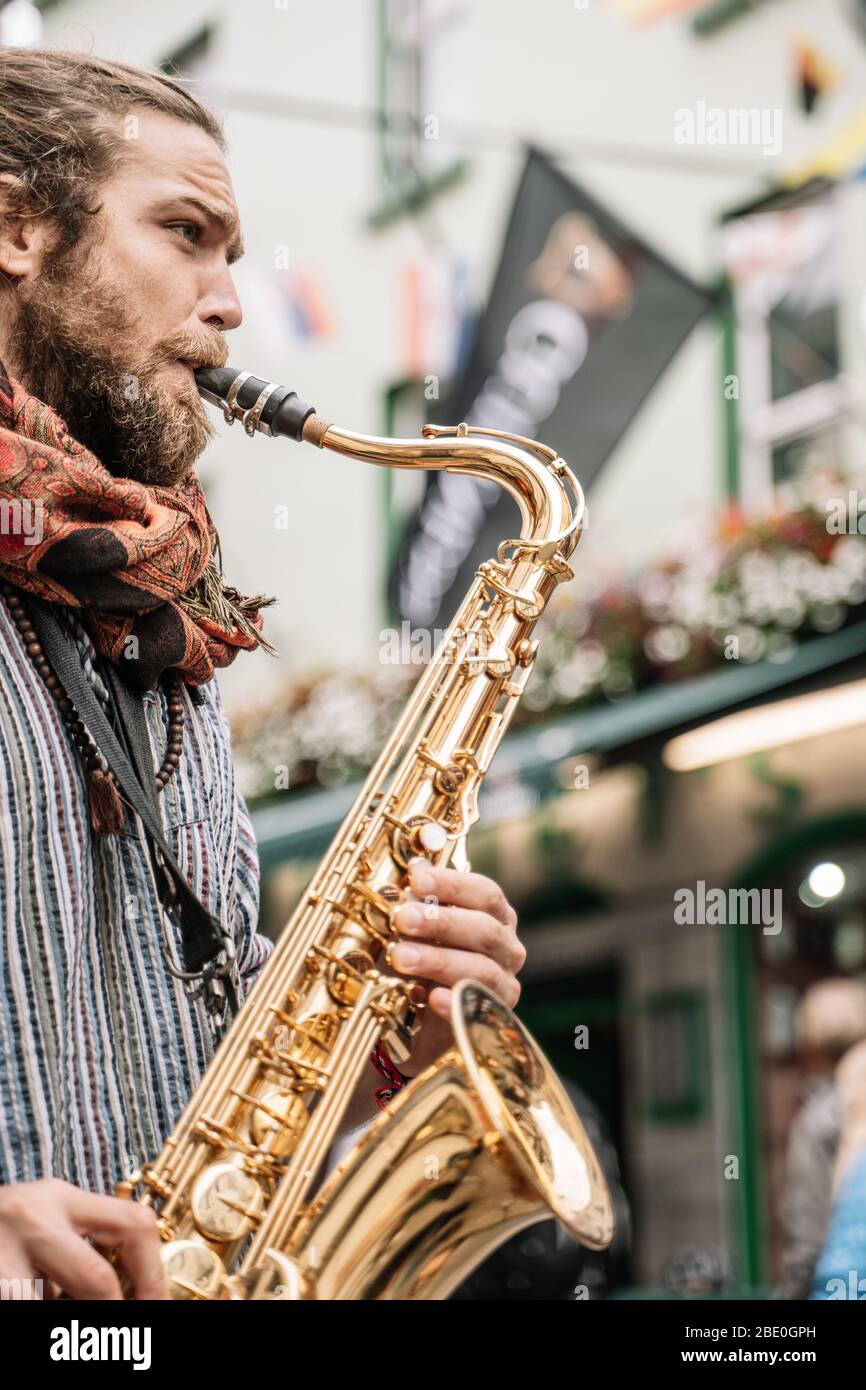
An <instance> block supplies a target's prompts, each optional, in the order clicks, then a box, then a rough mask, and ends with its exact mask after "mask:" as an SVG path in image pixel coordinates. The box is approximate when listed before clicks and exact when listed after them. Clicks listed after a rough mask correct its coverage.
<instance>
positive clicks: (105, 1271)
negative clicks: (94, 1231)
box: [27, 1227, 123, 1301]
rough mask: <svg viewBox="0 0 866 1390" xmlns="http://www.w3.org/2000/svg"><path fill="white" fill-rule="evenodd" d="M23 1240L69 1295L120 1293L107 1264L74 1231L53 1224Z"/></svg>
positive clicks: (116, 1296)
mask: <svg viewBox="0 0 866 1390" xmlns="http://www.w3.org/2000/svg"><path fill="white" fill-rule="evenodd" d="M27 1244H28V1250H29V1253H30V1254H31V1256H32V1258H33V1259H34V1260H35V1263H36V1264H37V1265H38V1267H39V1269H41V1270H42V1271H43V1272H44V1273H45V1274H46V1275H47V1277H48V1278H49V1279H53V1280H54V1282H55V1283H56V1284H59V1285H60V1287H61V1289H62V1290H63V1292H64V1293H67V1294H69V1297H70V1298H94V1299H105V1300H114V1301H116V1300H118V1299H121V1298H122V1297H123V1295H122V1293H121V1289H120V1281H119V1279H118V1277H117V1275H116V1274H115V1272H114V1270H113V1269H112V1268H111V1265H110V1264H109V1263H108V1261H107V1260H106V1259H104V1258H103V1256H102V1255H100V1254H99V1252H98V1251H96V1250H94V1248H93V1246H92V1245H88V1243H87V1241H86V1240H83V1239H82V1237H81V1236H79V1235H76V1234H75V1232H74V1231H71V1230H69V1229H68V1228H65V1229H64V1228H60V1229H58V1228H57V1227H54V1228H52V1229H48V1230H45V1231H44V1232H43V1231H40V1232H39V1233H38V1234H36V1235H33V1236H31V1238H30V1240H29V1241H28V1243H27Z"/></svg>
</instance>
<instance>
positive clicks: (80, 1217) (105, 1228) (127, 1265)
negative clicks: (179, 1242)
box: [66, 1188, 168, 1298]
mask: <svg viewBox="0 0 866 1390" xmlns="http://www.w3.org/2000/svg"><path fill="white" fill-rule="evenodd" d="M66 1210H67V1212H68V1213H69V1217H70V1220H71V1222H72V1224H73V1226H74V1227H75V1229H76V1230H77V1231H78V1232H79V1234H81V1235H88V1236H91V1237H92V1238H93V1239H94V1240H95V1241H96V1242H97V1244H98V1245H102V1246H105V1247H106V1248H112V1249H116V1250H117V1251H118V1253H119V1255H120V1259H121V1263H122V1265H123V1269H124V1272H125V1273H126V1274H127V1275H128V1276H129V1279H130V1282H131V1284H132V1294H133V1297H134V1298H167V1297H168V1289H167V1286H166V1281H165V1274H164V1272H163V1268H162V1261H161V1259H160V1248H161V1245H162V1242H161V1240H160V1236H159V1231H158V1229H157V1225H156V1220H155V1218H154V1215H153V1212H152V1211H151V1210H150V1209H149V1208H148V1207H143V1206H140V1205H139V1204H138V1203H136V1202H126V1201H122V1200H121V1199H120V1198H118V1197H102V1196H100V1195H99V1194H98V1193H95V1192H82V1191H80V1190H79V1189H78V1188H74V1189H72V1191H71V1192H70V1193H69V1194H68V1199H67V1205H66Z"/></svg>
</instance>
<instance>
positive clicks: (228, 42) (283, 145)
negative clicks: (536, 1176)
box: [0, 0, 866, 1298]
mask: <svg viewBox="0 0 866 1390" xmlns="http://www.w3.org/2000/svg"><path fill="white" fill-rule="evenodd" d="M0 42H2V43H6V44H16V43H41V44H45V45H49V46H52V47H57V48H75V49H86V50H92V51H94V52H96V53H98V54H101V55H105V56H107V57H112V58H117V59H121V60H124V61H127V62H132V63H136V64H142V65H147V66H161V67H162V68H163V69H164V70H165V71H166V72H169V73H172V74H174V75H177V76H179V77H180V78H182V79H183V80H188V81H190V82H191V83H192V84H193V85H194V89H195V90H196V91H197V93H198V94H199V95H200V96H201V97H202V98H203V99H204V100H205V101H206V102H208V104H210V105H211V106H212V107H213V108H214V109H216V110H217V112H218V113H220V115H221V116H222V117H223V118H224V121H225V126H226V132H227V136H228V140H229V154H230V160H231V166H232V170H233V177H234V182H235V189H236V194H237V199H238V203H239V206H240V210H241V215H242V219H243V223H244V231H245V239H246V245H247V253H246V256H245V257H244V259H243V261H242V262H241V263H240V264H239V265H238V266H237V267H236V283H237V287H238V290H239V293H240V296H241V299H242V302H243V305H244V308H245V320H244V323H243V326H242V327H241V328H240V329H238V330H237V331H236V332H235V333H234V334H233V335H232V352H231V361H232V362H233V364H234V365H236V366H238V367H243V368H246V369H247V370H250V371H252V372H254V373H256V374H258V375H261V376H265V377H268V378H271V379H274V380H277V381H283V382H285V383H286V384H287V385H290V386H292V387H294V388H295V389H297V390H298V391H299V392H300V394H301V395H302V396H304V397H305V398H306V399H307V400H309V401H312V402H314V403H315V404H316V406H317V407H318V409H319V411H320V412H321V413H322V414H323V416H324V417H325V418H326V419H334V420H337V421H338V422H339V423H341V424H343V425H345V426H346V427H348V428H350V429H353V430H357V431H364V432H369V433H375V434H392V435H414V434H416V433H417V432H418V431H419V430H420V427H421V425H422V424H423V423H424V421H425V420H428V419H433V420H440V421H443V422H450V423H456V421H457V420H460V419H468V420H469V421H470V422H472V423H475V424H484V425H489V426H493V427H496V428H502V429H508V430H514V431H516V432H518V433H522V434H525V435H529V436H532V437H537V438H539V439H541V440H543V441H544V442H546V443H548V444H551V445H553V446H554V447H555V448H557V449H558V450H559V451H560V452H561V453H562V455H563V456H564V457H565V458H567V459H568V460H569V462H570V463H571V465H572V467H573V468H574V469H575V471H576V472H577V474H578V476H579V477H580V478H581V479H582V481H583V483H584V485H585V487H586V490H587V495H588V500H589V524H588V528H587V531H586V534H585V536H584V539H583V541H582V543H581V545H580V547H579V550H578V553H577V555H576V557H575V564H574V567H575V573H576V579H575V582H574V583H572V584H570V585H567V586H563V587H562V588H561V589H560V591H559V593H558V595H557V597H556V600H555V601H554V602H553V603H552V604H551V605H550V608H549V610H548V613H547V614H546V615H545V619H544V621H543V625H542V628H541V630H540V631H539V634H538V635H539V637H540V638H541V650H540V655H539V660H538V664H537V667H536V671H535V673H534V675H533V679H532V682H531V684H530V687H529V690H528V692H527V696H526V699H525V702H524V708H523V710H522V711H521V714H520V715H519V716H518V720H517V721H515V725H514V727H513V731H512V732H511V733H510V734H509V736H508V739H507V741H506V742H505V744H504V745H503V747H502V749H501V750H500V754H499V757H498V759H497V762H496V764H495V765H494V770H493V772H492V773H491V774H490V776H489V778H488V780H487V784H486V787H485V791H484V795H483V798H482V805H481V823H480V826H479V827H478V829H477V830H476V831H474V832H473V835H472V837H471V838H470V846H469V848H470V855H471V857H472V860H473V867H474V868H476V869H479V870H481V871H483V872H486V873H490V874H491V875H493V876H495V877H497V878H498V879H499V881H500V882H501V883H502V884H503V887H504V888H505V890H506V892H507V893H508V895H509V897H510V898H511V900H512V902H513V903H514V904H515V906H516V908H517V909H518V911H519V913H520V920H521V932H522V936H523V940H524V941H525V944H526V946H527V949H528V960H527V964H526V967H525V970H524V972H523V975H522V980H523V995H522V998H521V1001H520V1005H519V1009H518V1012H519V1014H520V1016H521V1017H522V1018H523V1019H524V1021H525V1022H526V1023H527V1025H528V1026H529V1027H530V1029H531V1030H532V1031H533V1032H534V1033H535V1035H536V1036H537V1038H538V1039H539V1041H540V1043H541V1045H542V1047H543V1048H544V1049H545V1051H546V1052H547V1054H548V1056H549V1057H550V1058H551V1060H552V1061H553V1063H554V1065H555V1066H556V1067H557V1068H558V1070H559V1071H560V1073H561V1075H562V1076H563V1077H564V1078H565V1079H566V1081H567V1083H568V1084H569V1086H570V1087H572V1088H576V1089H575V1090H574V1091H573V1094H574V1095H575V1098H576V1100H577V1101H578V1104H579V1105H580V1106H581V1108H582V1109H583V1111H584V1113H585V1114H586V1115H587V1116H588V1117H589V1118H588V1123H590V1124H591V1127H592V1128H593V1133H594V1134H595V1136H596V1139H597V1142H598V1143H599V1144H600V1146H601V1147H602V1148H603V1150H604V1153H605V1155H606V1158H605V1163H606V1166H607V1169H608V1172H609V1174H610V1176H611V1181H612V1182H614V1183H615V1185H616V1187H617V1201H618V1205H619V1209H620V1218H621V1219H620V1239H619V1243H618V1245H617V1248H616V1250H615V1251H614V1253H613V1255H612V1256H611V1257H610V1258H609V1259H608V1260H607V1262H606V1263H605V1262H601V1263H602V1265H603V1266H604V1267H603V1268H600V1266H599V1264H598V1262H596V1264H595V1266H593V1267H592V1268H591V1267H590V1265H589V1263H582V1257H579V1256H577V1255H575V1252H574V1251H573V1250H571V1251H570V1250H569V1249H568V1248H567V1246H568V1243H567V1242H564V1241H563V1239H562V1233H561V1232H557V1231H556V1230H555V1228H553V1226H552V1225H548V1226H547V1227H539V1228H537V1230H536V1232H535V1233H534V1234H533V1233H532V1232H530V1233H529V1234H528V1236H524V1237H521V1238H520V1239H519V1241H518V1242H517V1243H515V1244H514V1245H513V1248H510V1249H509V1250H508V1251H507V1252H505V1253H504V1254H503V1255H501V1256H500V1257H499V1258H498V1262H497V1263H495V1264H491V1266H490V1267H489V1268H488V1269H487V1270H486V1271H481V1272H480V1274H479V1276H477V1279H476V1283H475V1285H474V1286H473V1288H471V1289H468V1290H464V1291H463V1292H462V1294H461V1296H466V1297H468V1296H478V1297H484V1296H487V1297H497V1298H520V1297H523V1298H532V1297H582V1296H587V1295H586V1292H585V1291H586V1290H589V1293H590V1296H596V1294H597V1293H607V1294H608V1295H612V1296H619V1297H623V1296H628V1297H634V1296H643V1297H669V1296H678V1295H686V1296H724V1295H726V1294H727V1295H731V1294H739V1295H740V1296H742V1295H743V1294H752V1295H756V1296H762V1295H764V1296H766V1295H769V1294H772V1293H779V1292H783V1293H785V1292H787V1293H788V1295H794V1294H795V1293H798V1294H799V1295H800V1296H802V1294H803V1293H804V1292H805V1291H806V1289H807V1288H808V1283H809V1278H810V1272H811V1267H812V1264H813V1263H814V1258H815V1256H816V1255H817V1251H818V1249H819V1248H820V1243H821V1232H822V1230H823V1225H824V1224H825V1223H826V1218H827V1212H828V1210H829V1192H830V1180H831V1176H832V1163H833V1155H834V1152H835V1147H836V1145H837V1144H838V1135H839V1123H840V1121H839V1114H838V1103H837V1098H836V1097H835V1095H834V1084H833V1080H832V1077H833V1068H834V1066H835V1064H836V1062H837V1061H838V1059H839V1058H840V1057H841V1056H842V1055H843V1053H844V1052H845V1050H846V1049H847V1048H848V1047H850V1046H851V1045H852V1044H853V1043H856V1042H857V1040H858V1039H859V1038H862V1037H863V1036H866V1006H864V1005H863V1003H862V1001H863V999H864V998H866V986H864V980H866V839H864V831H866V745H864V739H863V728H862V725H863V724H864V722H866V487H864V484H866V429H864V426H866V182H864V178H863V175H864V172H866V3H862V0H704V3H701V0H532V3H528V0H525V2H524V3H519V2H518V0H245V2H244V3H243V4H235V5H231V4H228V3H222V0H211V3H207V2H206V0H201V2H200V0H184V4H183V5H180V6H179V5H177V4H176V3H170V2H169V0H150V3H148V4H147V5H133V4H131V3H118V0H111V3H109V0H101V3H97V0H65V3H50V0H43V2H42V3H39V4H37V5H33V4H31V3H30V0H8V2H7V3H5V4H3V5H2V6H0ZM201 476H202V479H203V481H204V484H205V487H206V490H207V495H208V500H209V505H210V507H211V510H212V513H213V516H214V519H215V521H216V524H217V526H218V528H219V530H220V532H221V535H222V541H223V556H224V562H225V569H226V573H227V576H228V578H229V579H230V581H231V582H233V583H235V584H237V585H238V586H239V587H240V588H241V589H243V590H244V591H245V592H258V591H266V592H269V593H272V594H275V595H277V596H278V598H279V603H278V605H277V606H275V607H274V608H271V609H269V610H267V613H266V631H267V633H268V635H269V636H270V638H271V640H272V641H273V642H274V643H275V644H276V646H277V647H278V648H279V651H280V655H279V658H277V659H274V658H271V657H269V656H267V655H266V654H264V653H261V652H257V653H256V654H255V655H251V656H246V657H245V658H244V659H243V660H242V661H239V662H237V663H236V664H235V665H234V666H232V667H231V668H230V669H229V670H227V671H226V672H224V673H222V674H221V677H220V680H221V685H222V690H223V696H224V701H225V703H226V705H227V707H228V710H229V713H230V716H231V720H232V725H233V730H234V739H235V749H236V758H237V763H238V770H239V776H240V778H241V787H242V790H243V792H244V795H245V796H246V797H247V800H248V801H249V804H250V806H251V809H252V811H253V814H254V820H255V824H256V831H257V836H258V840H259V849H260V855H261V862H262V874H263V895H262V926H263V928H264V929H265V930H267V931H269V932H270V933H275V932H277V931H278V930H279V929H280V927H281V926H282V925H283V924H284V922H285V921H286V919H287V916H288V914H289V912H290V910H291V908H292V907H293V905H294V903H295V902H296V901H297V898H298V896H299V895H300V893H301V892H302V890H303V887H304V884H305V882H306V881H307V879H308V877H309V875H310V873H311V871H312V869H313V867H314V865H315V863H316V860H317V858H318V857H319V856H320V855H321V854H322V853H323V851H324V849H325V848H326V846H327V843H328V840H329V838H330V836H331V835H332V834H333V832H334V831H335V830H336V828H337V827H338V825H339V824H340V821H341V819H342V817H343V815H344V814H345V812H346V810H347V808H348V806H349V804H350V802H351V799H352V787H353V784H354V783H356V782H357V780H358V779H359V778H360V776H361V775H362V773H363V771H364V769H365V767H366V766H367V765H368V764H369V762H370V761H371V760H372V758H373V756H374V754H375V753H376V752H377V751H378V749H379V747H380V746H381V744H382V742H383V741H384V738H385V734H386V732H387V729H388V726H389V724H390V723H391V722H393V720H394V719H395V718H396V716H397V714H398V712H399V710H400V708H401V706H402V703H403V701H404V700H405V698H406V694H407V692H408V690H409V688H410V686H411V684H412V682H413V681H414V680H415V679H417V676H418V674H419V672H420V670H421V667H422V665H423V663H424V662H425V661H426V660H428V659H429V656H430V653H431V650H432V648H433V646H434V645H435V641H436V638H437V629H441V628H444V627H446V626H447V624H448V621H449V619H450V616H451V613H452V612H453V610H454V608H455V607H456V605H457V602H458V599H459V598H460V597H461V596H462V594H463V592H464V591H465V589H466V588H467V587H468V583H469V579H470V577H471V575H472V573H473V572H474V569H475V567H476V566H477V564H478V563H479V562H480V561H481V560H483V559H485V558H487V557H488V556H490V555H492V554H494V553H495V548H496V544H497V542H498V540H500V539H502V538H503V537H505V536H508V535H511V534H513V526H514V514H513V509H512V504H511V503H510V502H508V501H507V500H504V501H503V500H500V497H499V495H498V493H497V491H496V490H495V489H493V490H492V491H491V490H489V489H487V488H486V487H485V486H484V485H483V484H475V483H472V482H466V481H465V480H454V479H448V480H446V483H445V484H443V481H442V479H443V477H444V475H436V477H435V479H434V480H433V481H432V482H425V479H424V478H418V477H415V476H411V477H410V476H409V475H404V474H397V473H384V474H383V473H379V472H376V471H373V470H370V469H366V468H364V467H363V466H362V465H361V464H356V463H352V462H348V461H341V460H338V459H337V458H336V457H334V456H329V455H327V454H325V455H322V454H318V453H313V451H312V450H304V449H300V450H298V449H296V448H295V446H293V445H289V444H288V443H272V442H269V441H265V440H264V439H263V438H256V439H255V441H254V442H250V441H249V440H248V439H246V438H245V436H244V435H243V434H242V433H241V431H239V430H237V429H234V430H231V431H230V430H228V429H226V428H222V430H221V433H220V436H219V439H218V441H217V442H216V444H215V445H214V446H213V447H212V449H211V450H210V451H209V453H208V455H207V458H206V460H205V461H204V462H203V464H202V467H201ZM455 482H456V483H457V484H458V485H457V486H451V485H452V484H454V483H455ZM737 890H742V891H741V892H740V893H739V894H738V892H737ZM747 890H760V895H754V894H753V896H752V897H749V898H747V897H746V891H747ZM720 902H721V903H723V905H722V906H721V907H719V906H718V904H719V903H720ZM712 903H715V904H716V906H715V908H713V906H712V905H711V904H712ZM755 904H760V909H758V908H757V907H754V905H755ZM708 905H709V906H708ZM750 905H751V906H750ZM753 907H754V910H752V909H753ZM758 911H760V916H756V913H758ZM816 987H818V988H817V992H816ZM803 1144H805V1146H806V1148H807V1149H809V1153H810V1154H811V1155H812V1157H813V1158H814V1160H815V1163H816V1164H817V1166H816V1167H815V1168H813V1169H812V1170H811V1176H810V1178H809V1181H808V1182H807V1183H806V1185H805V1187H804V1186H803V1181H802V1169H803V1165H802V1163H801V1162H800V1163H799V1166H798V1162H799V1160H798V1154H799V1156H800V1158H802V1154H803V1148H802V1146H803ZM798 1145H799V1146H800V1147H799V1148H798V1147H797V1146H798ZM810 1145H811V1148H810ZM816 1155H817V1157H816ZM798 1182H799V1183H800V1187H799V1188H798V1186H797V1184H798ZM812 1199H815V1200H817V1204H818V1207H819V1208H821V1209H820V1210H818V1211H817V1214H816V1213H815V1212H814V1211H810V1212H809V1213H807V1212H806V1207H807V1206H808V1205H809V1203H810V1201H812V1205H814V1204H815V1203H814V1201H813V1200H812ZM819 1199H820V1200H819ZM822 1202H823V1203H824V1207H823V1208H822V1206H821V1204H822ZM806 1231H811V1232H812V1235H811V1237H810V1239H811V1245H810V1244H809V1240H806V1246H807V1247H808V1248H807V1249H805V1251H804V1250H803V1249H802V1248H799V1247H798V1248H796V1249H795V1246H797V1244H798V1241H799V1244H800V1246H802V1244H803V1239H804V1232H806ZM810 1252H811V1253H810ZM810 1262H811V1263H810ZM485 1281H486V1282H485ZM576 1290H578V1292H575V1291H576Z"/></svg>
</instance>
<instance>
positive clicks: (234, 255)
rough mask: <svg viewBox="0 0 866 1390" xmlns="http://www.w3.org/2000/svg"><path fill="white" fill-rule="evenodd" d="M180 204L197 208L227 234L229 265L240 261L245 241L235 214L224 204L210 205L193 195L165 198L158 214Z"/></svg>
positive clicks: (158, 209)
mask: <svg viewBox="0 0 866 1390" xmlns="http://www.w3.org/2000/svg"><path fill="white" fill-rule="evenodd" d="M180 204H185V205H186V206H187V207H191V208H195V209H196V211H197V212H200V213H201V215H202V217H206V218H207V219H208V221H210V222H215V223H216V225H217V226H218V227H220V228H221V229H222V230H223V231H224V232H225V233H226V235H227V236H228V238H229V244H228V247H227V250H226V260H227V261H228V263H229V265H233V264H234V262H235V261H239V260H240V258H241V256H242V255H243V254H244V241H243V237H242V236H241V225H240V222H239V221H238V219H237V216H236V215H235V213H233V212H230V211H229V209H228V208H227V207H225V206H224V205H223V204H222V203H209V202H206V201H205V200H204V199H203V198H196V197H195V196H194V195H193V194H191V193H179V194H178V195H177V197H176V198H164V199H163V200H162V202H160V203H159V204H157V207H156V212H157V213H159V212H168V211H169V210H170V209H172V208H176V207H178V206H179V205H180Z"/></svg>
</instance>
